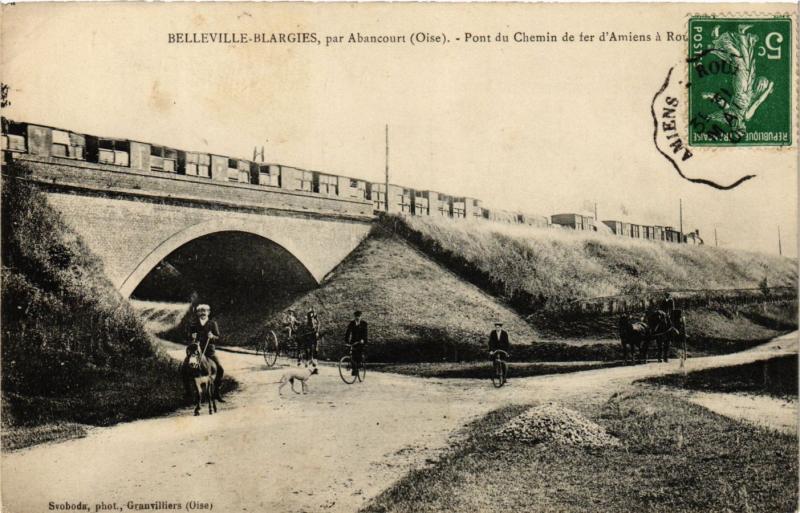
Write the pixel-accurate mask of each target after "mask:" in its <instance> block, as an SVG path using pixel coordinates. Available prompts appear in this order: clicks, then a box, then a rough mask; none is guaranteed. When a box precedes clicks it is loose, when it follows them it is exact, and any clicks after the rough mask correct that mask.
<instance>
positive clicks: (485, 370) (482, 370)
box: [371, 361, 623, 380]
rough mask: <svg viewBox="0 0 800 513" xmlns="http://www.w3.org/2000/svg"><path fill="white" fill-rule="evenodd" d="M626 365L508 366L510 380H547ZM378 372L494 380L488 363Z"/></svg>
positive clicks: (389, 367)
mask: <svg viewBox="0 0 800 513" xmlns="http://www.w3.org/2000/svg"><path fill="white" fill-rule="evenodd" d="M619 365H623V362H621V361H616V362H602V361H590V362H577V361H576V362H558V363H540V362H534V363H531V362H527V363H525V362H515V363H512V364H511V365H509V368H508V378H509V379H516V378H529V377H532V376H544V375H548V374H567V373H570V372H580V371H587V370H597V369H606V368H608V367H616V366H619ZM371 368H372V369H374V370H377V371H379V372H393V373H395V374H405V375H408V376H419V377H422V378H462V379H464V378H467V379H486V380H488V379H491V378H492V376H493V375H494V367H493V366H492V363H491V362H489V361H482V362H469V363H454V362H441V363H406V364H376V365H374V366H372V367H371Z"/></svg>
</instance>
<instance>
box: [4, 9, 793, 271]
mask: <svg viewBox="0 0 800 513" xmlns="http://www.w3.org/2000/svg"><path fill="white" fill-rule="evenodd" d="M784 7H786V5H784ZM788 8H789V9H791V5H789V7H788ZM281 9H283V10H281ZM581 9H584V10H581ZM738 9H740V10H741V9H742V7H741V6H740V7H738ZM686 12H687V7H686V6H680V5H673V6H669V7H668V6H661V7H660V8H659V9H654V8H651V7H648V6H646V5H640V4H635V5H627V6H609V7H607V8H602V9H601V8H597V7H595V8H594V10H593V11H591V13H590V12H588V10H587V9H586V6H571V7H569V6H568V7H566V8H555V7H549V8H548V7H542V6H533V5H528V6H524V5H522V6H520V5H518V6H514V7H513V8H511V6H465V5H455V6H454V5H450V6H448V5H434V6H430V5H429V6H423V5H417V6H410V5H406V6H390V5H382V6H355V7H354V6H349V5H338V6H322V5H316V6H314V5H308V4H306V5H295V6H291V7H289V6H285V5H284V6H280V5H264V4H262V5H252V4H248V5H244V4H241V5H225V6H212V5H208V4H205V5H202V6H196V7H195V6H191V5H185V4H184V5H170V6H166V5H159V4H148V5H142V4H139V5H125V6H123V5H111V6H99V5H93V6H86V5H84V6H81V5H59V6H53V5H48V6H21V5H18V6H12V7H8V6H5V7H4V11H3V13H4V15H3V21H2V23H3V26H2V33H3V36H2V37H3V49H2V58H3V62H2V70H3V75H4V78H3V81H4V82H7V83H9V84H10V85H11V89H12V90H11V98H10V100H11V102H12V105H11V107H10V108H9V109H5V110H4V115H5V116H7V117H10V118H11V119H15V120H20V121H30V122H37V123H42V124H47V125H53V126H58V127H63V128H67V129H70V130H73V131H76V132H84V133H91V134H96V135H107V136H116V137H123V138H130V139H134V140H142V141H147V142H155V143H161V144H165V145H168V146H172V147H176V148H181V149H187V150H198V151H209V152H213V153H218V154H223V155H230V156H234V157H243V158H251V157H252V150H253V146H254V145H258V146H259V147H260V146H261V145H262V144H264V145H265V147H266V154H267V160H268V161H272V162H278V163H282V164H288V165H294V166H297V167H301V168H308V169H316V170H321V171H327V172H331V173H334V174H343V175H348V176H353V177H360V178H365V179H368V180H373V181H382V180H383V173H384V124H386V123H388V124H389V126H390V141H391V148H390V153H391V156H390V169H391V181H392V182H393V183H398V184H402V185H407V186H410V187H414V188H422V189H432V190H438V191H441V192H446V193H451V194H455V195H466V196H472V197H478V198H482V199H483V200H484V202H485V203H486V204H487V206H490V207H491V206H495V207H501V208H506V209H510V210H522V211H528V212H536V213H542V214H553V213H558V212H572V211H580V210H584V205H585V204H586V203H593V202H597V203H598V210H599V215H600V218H601V219H608V218H619V217H620V216H621V206H622V205H624V206H625V207H626V209H627V210H628V212H629V215H628V216H627V217H628V218H629V219H630V220H632V221H634V222H636V221H639V222H642V223H645V224H647V223H650V224H663V225H673V226H676V227H677V225H678V200H679V198H683V202H684V229H685V230H686V231H689V230H690V229H694V228H699V229H700V232H701V236H703V237H704V239H705V241H706V243H710V244H713V243H714V227H715V226H716V228H717V231H718V236H719V243H720V245H721V246H727V247H739V248H747V249H754V250H759V251H765V252H770V253H777V233H776V232H777V226H778V225H780V226H781V233H782V239H783V250H784V254H788V255H791V256H795V255H796V248H797V194H798V192H797V191H798V188H797V170H798V169H797V152H796V149H794V150H783V151H775V150H770V149H758V150H743V149H741V148H737V149H720V150H716V152H717V153H715V154H714V155H719V160H718V166H720V167H723V168H725V169H726V170H727V171H730V174H731V175H736V176H738V175H742V174H747V173H752V172H754V173H756V174H757V175H758V177H757V178H755V179H753V180H751V181H749V182H747V183H745V184H744V185H742V186H740V187H739V188H738V189H737V190H734V191H729V192H721V191H716V190H713V189H711V188H708V187H706V186H701V185H694V184H691V183H689V182H686V181H684V180H683V179H681V178H680V177H679V176H678V175H677V174H676V173H675V171H674V170H673V169H672V167H671V166H670V165H669V164H668V163H667V162H666V161H665V160H664V159H663V157H662V156H661V155H659V154H658V153H657V152H656V150H655V148H654V146H653V143H652V130H653V128H652V127H653V125H652V119H651V117H650V102H651V100H652V97H653V95H654V94H655V92H656V91H657V90H658V88H659V87H660V86H661V83H662V82H663V80H664V77H665V75H666V72H667V70H668V69H669V67H670V66H672V65H675V64H677V63H678V62H680V61H681V59H682V57H683V56H684V55H685V53H686V46H685V45H686V43H664V42H662V43H655V42H651V43H628V44H609V43H606V44H604V45H601V44H584V45H578V44H571V45H570V44H561V43H558V44H552V43H551V44H545V43H531V44H522V43H520V44H516V45H515V44H509V45H481V44H474V45H466V44H463V43H461V44H458V43H455V42H454V43H452V44H448V45H444V46H438V45H431V46H415V47H412V46H409V45H408V44H405V45H399V46H389V45H361V46H354V45H348V46H339V47H330V48H326V47H325V46H324V45H325V43H324V37H325V35H326V34H348V33H349V32H356V31H361V32H362V33H371V34H390V33H399V34H406V35H408V34H409V33H410V32H412V31H429V32H432V33H441V32H446V33H447V35H448V36H449V37H450V38H451V39H453V38H455V37H463V35H464V32H466V31H469V32H473V33H487V34H492V35H494V34H496V33H497V32H498V30H503V31H507V32H508V33H509V34H513V32H515V31H517V30H523V31H526V32H530V33H545V32H547V31H550V32H551V33H555V34H557V35H559V37H560V35H561V34H563V32H564V30H570V31H572V32H574V33H576V34H577V33H579V32H581V31H584V32H599V31H600V30H614V31H617V32H622V33H625V34H627V33H628V32H634V33H640V32H652V31H654V30H660V31H662V35H664V33H665V31H667V30H672V31H674V32H679V33H683V32H685V22H686V18H685V14H686ZM689 12H694V9H692V10H690V11H689ZM218 31H235V32H249V33H252V32H267V33H269V32H272V31H279V32H293V31H310V32H317V33H318V35H319V37H321V38H322V39H323V44H322V45H320V46H315V45H314V46H303V45H259V44H249V45H174V44H173V45H169V44H167V34H168V33H169V32H218ZM795 102H796V99H795ZM795 117H796V116H795ZM796 136H797V134H796V133H794V134H793V139H795V138H796ZM795 148H796V147H795ZM711 162H712V164H711V165H717V160H716V157H715V158H713V159H711Z"/></svg>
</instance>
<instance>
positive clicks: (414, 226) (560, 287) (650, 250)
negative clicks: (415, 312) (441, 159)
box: [381, 215, 797, 314]
mask: <svg viewBox="0 0 800 513" xmlns="http://www.w3.org/2000/svg"><path fill="white" fill-rule="evenodd" d="M381 224H382V226H384V227H385V229H387V230H389V231H392V232H395V233H398V234H400V235H402V236H403V237H405V238H406V239H407V240H409V241H410V242H411V243H412V244H414V245H415V246H417V247H418V248H419V249H421V250H422V251H424V252H425V253H426V254H428V255H430V256H431V257H432V258H434V259H435V260H437V261H439V262H441V263H442V264H443V265H445V266H447V267H448V268H449V269H451V270H453V271H455V272H456V273H458V274H459V275H460V276H462V277H464V278H465V279H467V280H469V281H471V282H473V283H475V284H477V285H478V286H480V287H481V288H483V289H484V290H486V291H488V292H490V293H491V294H493V295H496V296H498V297H501V298H503V299H504V300H505V301H507V302H508V303H510V304H512V305H514V307H515V308H516V309H517V310H518V311H520V312H521V313H523V314H528V313H532V312H536V311H539V310H547V311H550V312H557V311H561V310H563V309H565V308H569V307H570V305H573V304H574V302H575V301H576V300H582V299H590V298H596V297H605V296H616V295H627V296H631V297H637V296H641V295H646V294H648V293H652V292H653V291H656V290H663V289H671V290H675V289H732V288H758V287H759V286H760V285H762V283H764V279H765V278H766V283H768V284H769V286H771V287H778V286H787V287H792V288H796V287H797V261H796V260H794V259H790V258H786V257H779V256H775V255H766V254H762V253H752V252H747V251H741V250H730V249H721V248H715V247H710V246H704V245H701V246H695V245H687V244H669V243H659V242H653V241H647V240H635V239H628V238H623V237H613V236H607V235H602V234H597V233H594V232H577V231H574V230H560V229H552V228H538V227H533V226H523V225H509V224H504V223H496V222H488V221H481V220H476V221H469V222H465V221H464V220H451V219H445V218H434V217H414V216H397V215H391V216H384V217H382V219H381Z"/></svg>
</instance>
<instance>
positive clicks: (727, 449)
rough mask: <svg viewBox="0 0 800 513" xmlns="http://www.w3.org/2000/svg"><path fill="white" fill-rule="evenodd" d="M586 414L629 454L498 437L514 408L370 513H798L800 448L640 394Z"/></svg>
mask: <svg viewBox="0 0 800 513" xmlns="http://www.w3.org/2000/svg"><path fill="white" fill-rule="evenodd" d="M577 408H578V409H579V410H580V413H582V414H583V415H584V416H586V417H588V418H590V419H591V420H593V421H594V422H596V423H597V424H599V425H601V426H603V427H604V428H605V430H606V431H607V432H608V433H610V434H611V435H613V436H615V437H616V438H617V439H619V440H620V441H621V442H622V444H623V446H622V447H619V448H616V447H608V448H597V449H586V448H580V447H576V446H571V445H557V444H552V443H539V444H524V443H520V442H519V441H513V440H508V439H503V438H501V437H498V436H497V435H496V432H497V430H498V429H500V428H502V427H503V426H505V425H506V424H507V423H508V422H509V421H510V420H511V419H513V418H514V417H516V416H517V415H518V414H520V413H521V412H522V411H523V410H524V407H522V406H512V407H507V408H503V409H500V410H497V411H495V412H492V413H490V414H489V415H487V416H485V417H483V418H481V419H479V420H477V421H475V422H473V423H471V424H470V425H469V426H468V427H467V428H466V436H465V437H464V438H463V440H462V441H460V442H457V443H456V444H455V445H454V446H453V447H451V449H450V450H449V451H448V452H447V453H445V455H444V456H442V457H441V458H440V459H439V460H438V461H435V462H433V463H432V464H430V465H429V466H427V467H425V468H422V469H418V470H414V471H412V472H410V473H409V474H408V475H406V476H405V477H404V478H402V479H401V480H400V481H399V482H398V483H396V484H395V485H394V486H392V487H391V488H389V489H388V490H386V491H385V492H383V493H382V494H380V495H379V496H378V497H376V498H375V499H373V500H372V501H371V502H370V503H369V504H368V505H367V506H366V507H365V508H363V509H362V511H364V512H370V513H379V512H380V513H384V512H440V511H453V512H460V511H482V512H498V513H499V512H503V513H505V512H508V511H545V512H549V511H560V512H566V511H593V512H609V513H612V512H613V513H627V512H630V511H659V512H662V511H663V512H706V511H742V512H749V511H775V512H791V511H795V508H796V506H797V477H798V473H797V466H798V464H797V457H796V455H797V450H798V445H797V438H796V437H795V436H789V435H782V434H778V433H775V432H772V431H766V430H762V429H758V428H754V427H750V426H748V425H745V424H742V423H739V422H736V421H733V420H730V419H727V418H725V417H721V416H718V415H716V414H713V413H711V412H709V411H708V410H706V409H704V408H701V407H699V406H696V405H693V404H690V403H688V402H686V401H683V400H681V399H678V398H676V397H674V396H672V395H669V394H663V393H658V392H653V391H642V390H641V389H637V388H635V387H632V388H631V389H630V390H629V391H627V392H626V393H623V394H620V395H615V396H614V397H612V398H611V399H609V400H608V401H607V402H606V403H605V404H602V405H595V406H592V405H584V406H577Z"/></svg>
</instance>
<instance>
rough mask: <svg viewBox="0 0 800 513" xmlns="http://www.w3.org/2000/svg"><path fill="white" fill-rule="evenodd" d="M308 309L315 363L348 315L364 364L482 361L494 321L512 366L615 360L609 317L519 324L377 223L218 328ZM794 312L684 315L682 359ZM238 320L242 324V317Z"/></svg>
mask: <svg viewBox="0 0 800 513" xmlns="http://www.w3.org/2000/svg"><path fill="white" fill-rule="evenodd" d="M385 222H386V221H384V223H385ZM634 242H635V241H634ZM498 251H502V248H499V249H498ZM455 270H456V271H458V269H455ZM581 279H582V278H579V277H575V278H573V281H580V280H581ZM489 292H491V291H489ZM310 306H313V307H314V308H315V309H316V311H317V313H318V315H319V317H320V319H321V321H322V330H323V332H324V334H325V340H324V343H322V344H321V355H322V357H323V358H325V359H336V358H338V357H339V356H341V355H342V354H344V352H345V349H344V347H343V346H342V343H341V340H342V337H343V334H344V331H345V328H346V326H347V322H348V321H349V319H350V318H351V316H352V311H353V310H355V309H361V310H363V311H364V315H365V319H366V320H367V322H369V324H370V331H371V336H370V338H371V343H370V348H369V351H368V358H369V360H370V361H372V362H386V363H416V362H458V361H476V360H478V361H480V360H485V358H486V351H487V349H486V348H487V337H488V332H489V330H490V329H491V328H492V323H493V322H494V320H495V319H501V320H502V321H504V322H505V325H504V328H505V329H506V330H507V331H508V332H509V333H510V335H511V341H512V346H513V347H512V353H513V360H514V361H515V362H521V361H586V360H594V361H597V360H602V361H611V360H618V359H620V358H621V351H620V347H619V342H618V335H617V316H615V315H612V316H609V315H605V316H603V315H599V314H589V313H581V314H575V315H572V316H565V315H557V314H555V313H554V312H544V313H542V314H541V315H540V317H539V318H538V319H537V321H535V322H534V321H531V322H526V320H525V319H523V318H522V317H521V316H520V315H519V313H518V311H516V310H515V309H514V308H512V307H510V306H509V305H508V303H506V302H505V301H504V298H503V297H502V296H500V297H497V296H493V295H492V294H491V293H487V292H486V291H485V290H481V288H480V287H479V286H476V285H474V284H472V283H469V281H468V280H465V279H464V278H463V275H462V273H460V272H459V273H458V274H456V273H455V272H452V271H451V269H449V268H448V267H446V266H445V265H444V264H443V263H441V262H437V261H435V260H434V259H432V258H431V257H430V256H428V255H427V254H425V253H423V252H421V251H419V250H417V249H415V248H414V246H413V245H411V244H409V243H408V242H407V241H406V240H405V239H404V238H402V237H400V236H399V235H396V234H393V233H392V231H391V230H387V229H386V228H385V227H384V226H383V225H379V226H378V227H376V229H375V230H373V232H372V233H371V234H370V236H369V237H368V238H367V239H366V240H365V241H364V242H363V243H362V244H361V245H360V246H359V248H357V249H356V250H355V251H354V252H353V253H352V254H351V255H350V256H348V258H347V259H345V260H344V261H343V262H342V264H341V265H340V266H339V267H338V268H337V269H335V270H334V272H333V273H331V275H329V276H328V277H327V278H326V279H325V280H324V281H323V283H322V284H321V285H320V287H319V288H318V289H316V290H313V291H311V292H309V293H306V294H304V295H302V296H300V297H299V298H298V299H296V300H295V301H294V302H292V303H290V304H289V305H287V306H284V307H282V308H281V309H280V310H277V311H276V310H273V311H272V312H271V313H262V312H263V310H262V312H258V311H257V310H258V309H257V308H253V309H249V310H247V311H243V312H242V314H241V316H240V317H241V318H238V319H234V318H233V317H232V316H231V314H229V313H224V314H223V315H222V316H221V317H220V323H221V327H222V329H223V331H224V332H225V333H226V334H228V335H229V338H228V339H229V340H237V341H245V340H246V341H250V342H251V343H255V342H257V341H258V340H259V339H261V338H262V337H263V336H264V333H265V331H266V330H267V329H273V330H275V331H276V332H277V333H278V334H279V336H282V333H283V331H282V329H283V328H282V319H283V314H284V313H285V312H286V311H287V310H289V309H290V308H291V309H294V310H295V311H296V312H298V314H299V315H300V317H301V320H303V316H304V315H305V313H306V312H307V310H308V308H309V307H310ZM796 308H797V307H796V302H785V303H776V304H770V305H767V307H766V308H762V307H761V306H758V305H740V306H736V305H730V306H726V305H712V306H710V307H708V308H700V309H697V310H692V311H688V312H687V317H686V319H687V326H688V333H689V340H688V349H689V352H690V355H702V354H716V353H725V352H733V351H738V350H741V349H745V348H747V347H752V346H753V345H756V344H759V343H762V342H764V341H766V340H769V339H771V338H772V337H774V336H777V335H780V334H782V333H784V332H786V331H789V330H791V329H795V327H796V316H797V314H796ZM259 315H263V316H262V317H259ZM245 317H247V318H249V323H250V324H249V327H248V323H247V322H245V321H244V320H242V319H244V318H245ZM239 343H240V344H241V342H239ZM652 354H655V353H654V352H653V353H652ZM453 372H455V371H453Z"/></svg>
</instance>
